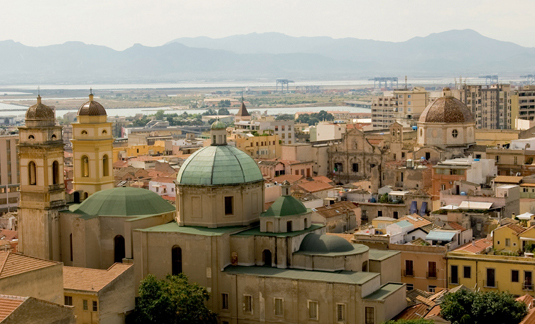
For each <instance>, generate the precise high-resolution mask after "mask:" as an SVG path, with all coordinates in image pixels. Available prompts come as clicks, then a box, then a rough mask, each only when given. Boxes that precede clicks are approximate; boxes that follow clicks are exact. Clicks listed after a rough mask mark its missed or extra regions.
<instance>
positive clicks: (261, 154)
mask: <svg viewBox="0 0 535 324" xmlns="http://www.w3.org/2000/svg"><path fill="white" fill-rule="evenodd" d="M230 141H231V142H234V143H235V146H236V147H237V148H239V149H240V150H242V151H244V152H246V153H247V154H249V156H251V157H252V158H253V159H275V158H279V157H280V156H281V144H280V140H279V136H278V135H255V136H249V135H248V134H234V135H232V137H231V138H230Z"/></svg>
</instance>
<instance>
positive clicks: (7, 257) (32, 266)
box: [0, 252, 60, 279]
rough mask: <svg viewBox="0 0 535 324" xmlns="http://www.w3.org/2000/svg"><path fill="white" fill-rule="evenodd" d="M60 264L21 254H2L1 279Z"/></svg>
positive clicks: (0, 256)
mask: <svg viewBox="0 0 535 324" xmlns="http://www.w3.org/2000/svg"><path fill="white" fill-rule="evenodd" d="M58 264H60V263H59V262H54V261H48V260H42V259H38V258H34V257H30V256H27V255H23V254H20V253H13V252H0V279H3V278H6V277H10V276H16V275H19V274H22V273H26V272H30V271H34V270H38V269H43V268H47V267H52V266H55V265H58Z"/></svg>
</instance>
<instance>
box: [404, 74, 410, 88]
mask: <svg viewBox="0 0 535 324" xmlns="http://www.w3.org/2000/svg"><path fill="white" fill-rule="evenodd" d="M405 90H409V88H408V87H407V76H405Z"/></svg>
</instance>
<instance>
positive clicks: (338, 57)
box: [0, 30, 535, 84]
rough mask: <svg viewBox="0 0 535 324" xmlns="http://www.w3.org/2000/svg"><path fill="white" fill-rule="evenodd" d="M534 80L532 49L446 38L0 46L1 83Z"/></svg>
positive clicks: (473, 36) (470, 37) (267, 37)
mask: <svg viewBox="0 0 535 324" xmlns="http://www.w3.org/2000/svg"><path fill="white" fill-rule="evenodd" d="M533 72H535V48H528V47H522V46H520V45H517V44H514V43H511V42H504V41H499V40H495V39H492V38H488V37H485V36H483V35H481V34H479V33H477V32H475V31H473V30H451V31H446V32H442V33H436V34H431V35H429V36H426V37H414V38H412V39H409V40H407V41H404V42H385V41H375V40H365V39H357V38H341V39H333V38H330V37H292V36H287V35H284V34H280V33H261V34H258V33H252V34H247V35H235V36H229V37H224V38H218V39H214V38H208V37H195V38H178V39H175V40H173V41H171V42H168V43H167V44H164V45H162V46H156V47H148V46H143V45H140V44H135V45H133V46H132V47H130V48H128V49H126V50H123V51H116V50H114V49H111V48H109V47H105V46H97V45H88V44H84V43H81V42H67V43H64V44H61V45H50V46H41V47H31V46H25V45H23V44H20V43H17V42H14V41H10V40H9V41H0V83H2V84H14V83H25V84H37V83H41V84H43V83H119V82H129V83H130V82H132V83H133V82H143V83H149V82H178V81H189V80H197V81H198V80H207V81H208V80H210V81H216V80H217V81H220V80H258V79H272V78H278V77H282V78H289V79H293V80H311V79H316V80H335V79H359V78H367V77H374V76H390V75H392V76H402V75H410V76H413V77H433V76H453V75H455V76H457V75H459V74H462V75H463V76H468V75H472V76H475V75H478V74H489V73H491V74H500V73H507V74H509V75H511V74H517V75H520V74H525V73H529V74H531V73H533Z"/></svg>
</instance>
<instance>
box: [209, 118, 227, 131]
mask: <svg viewBox="0 0 535 324" xmlns="http://www.w3.org/2000/svg"><path fill="white" fill-rule="evenodd" d="M226 128H227V126H225V123H223V122H222V121H220V120H219V119H218V120H217V121H215V122H214V123H213V124H212V126H210V129H226Z"/></svg>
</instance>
